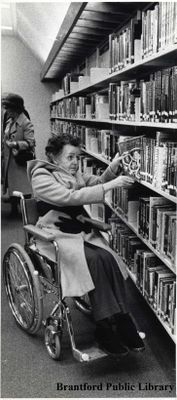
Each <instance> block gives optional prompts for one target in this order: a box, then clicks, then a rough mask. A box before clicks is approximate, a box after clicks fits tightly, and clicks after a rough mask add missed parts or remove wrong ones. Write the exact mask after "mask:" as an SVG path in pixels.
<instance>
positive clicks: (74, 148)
mask: <svg viewBox="0 0 177 400" xmlns="http://www.w3.org/2000/svg"><path fill="white" fill-rule="evenodd" d="M79 154H80V143H79V139H78V138H77V137H73V136H71V135H63V136H58V137H53V138H50V139H49V141H48V144H47V146H46V155H47V158H48V161H41V160H32V161H30V162H28V177H29V179H30V181H31V184H32V189H33V194H34V198H35V199H36V200H37V206H38V211H39V215H40V218H39V220H38V222H37V225H38V226H40V227H42V228H44V229H47V230H49V231H51V232H52V233H53V232H55V233H56V232H57V240H58V241H59V247H60V268H61V284H62V296H63V297H74V296H83V295H84V294H85V293H88V295H89V299H90V303H91V306H92V311H93V317H94V320H95V324H96V330H95V338H96V341H97V342H98V344H99V347H100V348H101V349H102V350H104V351H105V352H106V353H108V354H114V355H115V354H116V355H119V356H123V355H126V354H127V353H128V351H129V350H134V351H141V350H144V343H143V341H142V339H141V338H140V336H139V334H138V332H137V329H136V326H135V324H134V322H133V320H132V318H131V316H130V314H129V312H128V309H127V305H126V296H125V280H126V278H127V272H126V271H125V270H124V269H122V268H121V266H119V265H118V262H117V258H116V253H114V252H113V251H112V250H111V249H110V248H109V246H108V243H107V242H106V240H105V239H104V238H103V236H102V235H101V234H100V233H99V231H96V230H93V229H92V228H91V227H90V225H89V224H87V223H85V220H84V219H83V217H82V216H85V215H86V212H85V210H84V208H83V205H86V204H91V203H100V202H103V201H104V197H105V194H106V193H107V192H108V191H109V190H111V189H113V188H115V187H118V186H121V187H127V188H129V187H130V186H132V184H133V179H132V178H130V177H127V176H123V175H119V176H117V175H118V174H120V172H121V167H120V158H117V159H114V160H113V161H112V162H111V163H110V165H109V167H108V168H107V169H106V171H104V173H103V174H102V175H101V176H95V175H88V174H84V173H83V174H82V173H80V172H79V170H78V165H79ZM81 215H82V216H81Z"/></svg>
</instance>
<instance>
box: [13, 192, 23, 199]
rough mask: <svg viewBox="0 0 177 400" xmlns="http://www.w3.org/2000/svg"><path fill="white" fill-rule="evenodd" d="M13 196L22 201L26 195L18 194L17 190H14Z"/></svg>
mask: <svg viewBox="0 0 177 400" xmlns="http://www.w3.org/2000/svg"><path fill="white" fill-rule="evenodd" d="M12 194H13V196H14V197H20V198H21V199H23V198H24V194H23V193H22V192H18V191H17V190H14V191H13V193H12Z"/></svg>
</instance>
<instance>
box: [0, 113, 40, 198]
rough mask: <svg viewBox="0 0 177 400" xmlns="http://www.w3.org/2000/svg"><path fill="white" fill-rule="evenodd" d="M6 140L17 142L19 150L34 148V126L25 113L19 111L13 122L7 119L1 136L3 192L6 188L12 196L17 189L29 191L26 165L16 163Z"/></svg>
mask: <svg viewBox="0 0 177 400" xmlns="http://www.w3.org/2000/svg"><path fill="white" fill-rule="evenodd" d="M6 140H11V141H16V142H18V145H19V149H20V150H25V149H28V148H29V147H30V148H34V146H35V139H34V128H33V125H32V123H31V121H30V120H29V119H28V118H27V117H26V116H25V114H23V113H21V114H20V115H19V116H18V118H17V120H16V121H15V122H13V121H12V120H11V119H9V121H8V124H7V125H6V128H5V132H4V138H3V165H4V168H3V174H4V177H3V192H4V193H6V191H7V188H8V192H9V196H12V192H13V191H14V190H19V191H21V192H23V193H24V194H28V193H31V186H30V183H29V181H28V179H27V172H26V166H20V165H18V164H17V163H16V161H15V158H14V156H13V154H12V150H11V149H10V148H9V147H8V146H7V145H6Z"/></svg>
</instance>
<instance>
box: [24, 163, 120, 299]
mask: <svg viewBox="0 0 177 400" xmlns="http://www.w3.org/2000/svg"><path fill="white" fill-rule="evenodd" d="M27 171H28V177H29V180H30V181H31V184H32V188H33V194H34V197H35V198H36V200H42V201H45V202H47V203H50V204H51V205H54V206H58V207H65V206H71V207H72V206H78V205H84V204H91V203H100V202H103V201H104V190H103V183H104V182H106V181H109V180H111V179H113V178H115V175H114V174H113V172H112V171H111V169H110V168H109V167H108V168H107V170H106V171H105V172H104V173H103V174H102V175H101V176H94V175H88V174H80V173H79V172H78V173H77V176H76V177H73V176H72V175H70V174H69V173H68V172H67V171H66V170H64V169H62V168H61V167H57V166H56V165H53V164H50V163H48V162H45V161H40V160H32V161H29V162H28V168H27ZM58 215H59V213H58V212H57V211H54V210H51V211H49V212H48V213H47V214H45V215H44V216H43V217H40V218H39V221H38V226H40V227H41V228H43V229H45V230H46V229H47V230H50V231H51V232H55V233H56V234H57V237H58V239H57V242H58V244H59V248H60V267H61V282H62V290H63V297H65V296H82V295H83V294H85V293H87V292H89V291H90V290H92V289H93V288H94V284H93V281H92V278H91V276H90V272H89V270H88V266H87V262H86V259H85V253H84V241H86V242H89V243H92V244H94V245H96V246H99V247H102V248H106V250H108V251H109V252H111V254H113V255H114V257H115V258H116V260H117V256H116V253H114V252H113V251H112V250H111V249H110V248H109V246H108V243H107V242H106V240H105V239H103V237H102V236H101V235H99V234H96V233H95V232H94V231H93V232H91V233H90V234H85V233H83V232H81V233H78V234H70V233H64V232H61V231H60V230H59V229H57V228H56V226H55V225H54V223H55V222H57V221H58ZM38 246H39V248H40V249H42V251H43V252H44V253H45V254H46V255H47V256H50V258H51V259H53V258H54V256H53V251H52V248H51V246H50V245H46V244H42V243H41V242H40V241H38ZM119 268H120V267H119ZM121 272H122V274H123V276H124V278H126V277H127V273H126V271H125V270H121Z"/></svg>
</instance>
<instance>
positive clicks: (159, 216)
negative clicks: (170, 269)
mask: <svg viewBox="0 0 177 400" xmlns="http://www.w3.org/2000/svg"><path fill="white" fill-rule="evenodd" d="M142 189H143V188H141V190H139V193H138V188H137V190H136V189H135V188H132V189H126V188H119V187H118V188H115V189H114V190H113V191H112V202H111V204H112V207H113V208H114V209H115V210H117V211H118V212H119V213H121V214H122V215H123V216H124V217H125V218H126V219H127V221H128V222H129V224H131V225H132V226H133V227H134V228H135V229H136V230H137V232H138V233H139V234H140V235H141V236H142V237H143V238H144V239H146V240H147V241H148V242H149V243H150V244H151V245H152V246H153V247H154V248H155V249H156V250H157V251H158V252H159V253H160V254H161V255H163V256H166V257H167V258H168V259H169V261H170V262H171V263H172V264H176V262H177V238H176V229H177V214H176V208H175V205H174V204H173V203H171V202H169V201H168V200H167V199H165V198H164V197H161V196H156V197H155V196H150V195H147V193H145V191H146V190H147V189H146V188H144V190H143V191H144V197H141V196H142Z"/></svg>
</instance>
